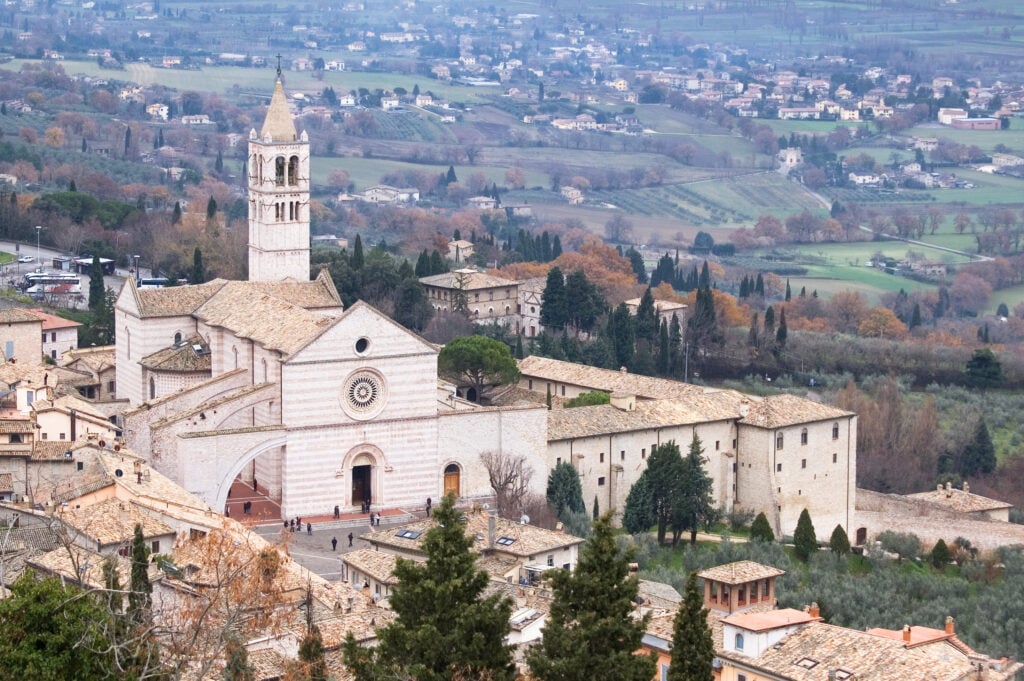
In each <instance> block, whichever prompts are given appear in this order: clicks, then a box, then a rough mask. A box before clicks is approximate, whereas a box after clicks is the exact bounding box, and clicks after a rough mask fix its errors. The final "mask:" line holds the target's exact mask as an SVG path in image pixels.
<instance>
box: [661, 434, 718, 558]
mask: <svg viewBox="0 0 1024 681" xmlns="http://www.w3.org/2000/svg"><path fill="white" fill-rule="evenodd" d="M682 471H683V477H682V479H681V481H680V482H681V485H682V489H681V495H680V498H679V501H678V502H677V504H676V506H675V508H674V509H673V513H672V544H673V545H675V544H676V543H677V542H678V541H679V535H680V533H681V532H682V531H683V530H689V531H690V543H691V544H696V543H697V531H698V530H699V529H700V528H701V527H703V526H705V525H708V524H710V523H712V522H714V520H715V519H716V518H717V517H718V511H717V509H716V508H715V502H714V497H713V495H712V480H711V476H710V475H708V473H707V471H705V470H704V447H703V445H702V444H701V441H700V438H699V437H697V433H696V432H694V434H693V440H691V441H690V451H689V452H688V453H687V455H686V457H685V458H684V459H683V469H682Z"/></svg>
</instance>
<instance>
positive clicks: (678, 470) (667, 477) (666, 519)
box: [646, 440, 685, 544]
mask: <svg viewBox="0 0 1024 681" xmlns="http://www.w3.org/2000/svg"><path fill="white" fill-rule="evenodd" d="M646 475H647V481H648V483H649V485H650V489H651V507H652V509H653V511H654V515H655V518H656V519H657V523H658V543H659V544H664V543H665V535H666V533H667V532H668V528H669V524H670V523H671V522H672V517H673V514H674V512H675V509H676V506H677V505H678V504H679V498H680V496H681V494H682V484H683V483H682V481H683V478H684V476H685V465H684V464H683V458H682V456H681V455H680V454H679V445H677V444H676V443H675V441H674V440H669V441H668V442H665V443H664V444H661V445H658V446H657V447H654V448H652V449H651V456H650V458H648V459H647V471H646Z"/></svg>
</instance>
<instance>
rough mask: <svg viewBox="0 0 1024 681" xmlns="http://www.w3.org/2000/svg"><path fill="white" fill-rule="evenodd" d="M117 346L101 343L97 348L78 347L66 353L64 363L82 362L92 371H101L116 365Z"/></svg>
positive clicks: (81, 363)
mask: <svg viewBox="0 0 1024 681" xmlns="http://www.w3.org/2000/svg"><path fill="white" fill-rule="evenodd" d="M116 352H117V348H116V346H113V345H101V346H98V347H95V348H76V349H74V350H68V351H66V352H65V353H64V364H65V365H70V364H80V365H84V366H85V367H87V368H88V369H89V370H90V371H93V372H95V373H99V372H101V371H103V370H104V369H108V368H110V367H113V366H114V361H115V355H116Z"/></svg>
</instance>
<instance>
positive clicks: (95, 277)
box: [89, 255, 107, 313]
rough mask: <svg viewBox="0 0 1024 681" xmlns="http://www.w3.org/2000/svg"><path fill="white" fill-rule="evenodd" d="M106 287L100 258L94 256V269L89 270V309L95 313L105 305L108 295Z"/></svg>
mask: <svg viewBox="0 0 1024 681" xmlns="http://www.w3.org/2000/svg"><path fill="white" fill-rule="evenodd" d="M106 291H107V289H106V286H105V285H104V284H103V266H102V265H101V264H100V256H98V255H94V256H92V267H90V268H89V309H90V310H92V311H93V312H94V313H95V312H96V310H97V309H99V307H100V306H101V305H102V304H103V299H104V296H105V294H106Z"/></svg>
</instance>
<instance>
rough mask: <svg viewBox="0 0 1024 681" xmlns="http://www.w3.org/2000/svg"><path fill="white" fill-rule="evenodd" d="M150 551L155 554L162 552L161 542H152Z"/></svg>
mask: <svg viewBox="0 0 1024 681" xmlns="http://www.w3.org/2000/svg"><path fill="white" fill-rule="evenodd" d="M150 553H152V554H154V555H156V554H158V553H160V542H159V541H154V542H153V544H152V546H151V548H150Z"/></svg>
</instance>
